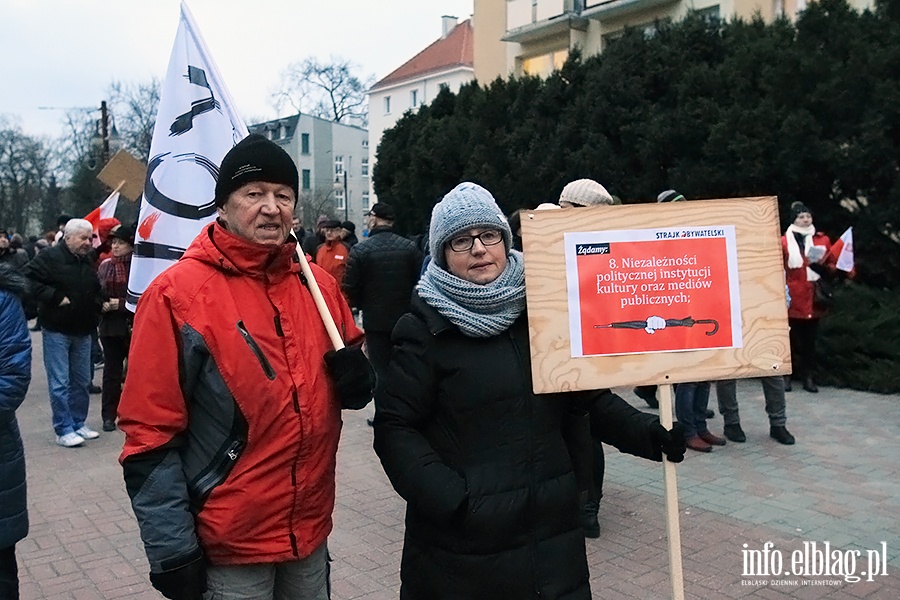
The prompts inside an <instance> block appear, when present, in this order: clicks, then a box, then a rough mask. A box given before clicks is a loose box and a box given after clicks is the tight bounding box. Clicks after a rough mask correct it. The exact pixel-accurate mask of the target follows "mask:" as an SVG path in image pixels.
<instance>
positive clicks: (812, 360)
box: [781, 202, 837, 393]
mask: <svg viewBox="0 0 900 600" xmlns="http://www.w3.org/2000/svg"><path fill="white" fill-rule="evenodd" d="M789 214H790V221H791V223H790V225H788V227H787V230H786V231H785V232H784V236H782V238H781V245H782V250H783V253H784V272H785V278H786V280H787V286H788V292H789V293H790V296H791V305H790V307H788V324H789V325H790V327H791V332H790V338H791V364H792V365H793V367H794V375H793V377H794V379H798V380H800V381H802V382H803V389H804V390H806V391H808V392H810V393H816V392H818V391H819V388H818V386H816V383H815V379H814V376H815V371H816V366H817V365H816V338H817V337H818V328H819V320H820V319H821V318H822V317H824V316H825V314H826V313H827V312H828V306H827V304H826V303H825V302H823V301H822V300H824V298H823V297H822V294H819V295H818V301H817V293H816V291H817V287H819V289H822V288H821V286H822V285H823V284H825V285H827V282H828V281H829V280H830V279H832V277H833V276H834V274H835V273H836V262H837V257H836V256H834V255H833V254H832V253H831V240H829V239H828V236H827V235H825V234H824V233H822V232H820V231H816V227H815V225H813V216H812V212H811V211H810V210H809V208H808V207H807V206H806V205H805V204H803V203H802V202H794V203H792V204H791V207H790V213H789ZM790 389H791V377H790V376H785V390H786V391H790Z"/></svg>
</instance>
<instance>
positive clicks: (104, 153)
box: [100, 100, 109, 169]
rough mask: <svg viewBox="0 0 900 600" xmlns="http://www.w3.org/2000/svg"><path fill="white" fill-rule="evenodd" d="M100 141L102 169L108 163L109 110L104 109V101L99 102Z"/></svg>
mask: <svg viewBox="0 0 900 600" xmlns="http://www.w3.org/2000/svg"><path fill="white" fill-rule="evenodd" d="M100 139H101V142H102V144H103V145H102V146H101V148H102V150H101V156H100V158H101V163H102V165H103V166H101V167H100V168H101V169H102V168H103V167H105V166H106V163H108V162H109V110H108V109H107V108H106V100H103V101H102V102H100Z"/></svg>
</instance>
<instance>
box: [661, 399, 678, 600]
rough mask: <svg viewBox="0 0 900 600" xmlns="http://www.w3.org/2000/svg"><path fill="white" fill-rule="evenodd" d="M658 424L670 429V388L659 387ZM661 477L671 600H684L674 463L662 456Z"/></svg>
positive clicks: (676, 482)
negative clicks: (663, 490) (664, 504)
mask: <svg viewBox="0 0 900 600" xmlns="http://www.w3.org/2000/svg"><path fill="white" fill-rule="evenodd" d="M659 422H660V423H661V424H662V426H663V427H665V428H666V429H672V386H671V385H669V384H666V385H661V386H659ZM662 463H663V475H664V481H665V489H666V533H667V534H668V538H669V579H670V581H671V583H672V599H673V600H684V575H683V573H682V571H681V525H680V523H679V520H678V481H677V480H676V478H675V463H673V462H670V461H668V460H666V457H665V456H663V461H662Z"/></svg>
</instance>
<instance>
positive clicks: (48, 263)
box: [23, 219, 103, 448]
mask: <svg viewBox="0 0 900 600" xmlns="http://www.w3.org/2000/svg"><path fill="white" fill-rule="evenodd" d="M92 233H93V227H92V226H91V224H90V222H88V221H85V220H84V219H72V220H71V221H69V222H68V223H66V227H65V232H64V234H63V237H62V239H60V241H59V243H58V244H56V245H55V246H53V247H52V248H48V249H47V250H45V251H43V252H41V253H40V254H38V255H37V256H35V257H34V258H33V259H31V261H29V262H28V264H26V265H25V267H24V268H23V272H24V274H25V276H26V277H28V279H29V284H28V285H29V294H30V295H31V296H32V297H33V298H34V299H35V300H37V301H38V302H39V303H40V305H39V307H38V323H39V324H40V326H41V331H42V336H41V337H42V340H43V346H44V367H45V368H46V369H47V383H48V385H49V388H50V389H49V391H50V408H51V410H52V412H53V429H54V431H55V432H56V436H57V437H56V443H57V444H59V445H60V446H63V447H66V448H73V447H77V446H81V445H82V444H84V441H85V440H93V439H96V438H98V437H100V434H99V433H97V432H96V431H94V430H93V429H91V428H90V427H88V426H87V424H86V423H85V420H86V419H87V413H88V406H89V404H90V395H89V393H88V386H89V385H90V383H91V333H92V332H93V331H96V329H97V325H98V324H99V322H100V309H101V305H102V304H103V298H102V297H101V295H100V281H99V280H98V279H97V273H96V271H95V270H94V260H93V256H92V254H93V253H92V252H91V234H92Z"/></svg>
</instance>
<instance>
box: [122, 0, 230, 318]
mask: <svg viewBox="0 0 900 600" xmlns="http://www.w3.org/2000/svg"><path fill="white" fill-rule="evenodd" d="M246 136H247V126H246V125H245V124H244V122H243V120H242V119H241V118H240V117H239V116H238V113H237V111H236V110H235V107H234V102H233V101H232V100H231V95H230V94H229V93H228V90H227V88H226V87H225V83H224V81H222V76H221V75H220V74H219V70H218V68H217V67H216V64H215V63H214V62H213V60H212V57H211V56H210V54H209V51H208V50H207V48H206V44H205V43H204V41H203V38H202V37H201V36H200V31H199V30H198V29H197V26H196V25H195V23H194V19H193V17H192V16H191V13H190V10H188V7H187V5H186V4H185V3H184V2H182V3H181V19H180V21H179V24H178V32H177V34H176V36H175V45H174V47H173V48H172V55H171V57H170V58H169V67H168V70H167V71H166V78H165V81H164V82H163V86H162V90H161V92H160V98H159V110H158V112H157V115H156V126H155V128H154V129H153V139H152V140H151V142H150V160H149V163H148V165H147V179H146V183H145V185H144V194H143V197H142V198H141V211H140V216H139V217H138V227H137V232H136V236H135V248H134V256H133V258H132V260H131V275H130V277H129V279H128V294H127V297H126V304H127V306H128V308H129V309H130V310H134V309H135V306H136V305H137V302H138V300H139V299H140V297H141V294H143V293H144V290H146V289H147V286H148V285H150V282H151V281H153V279H154V278H155V277H156V276H157V275H159V274H160V273H162V272H163V271H164V270H165V269H166V268H168V267H169V266H170V265H171V264H172V263H174V262H175V261H176V260H178V259H179V258H181V255H182V254H184V251H185V249H186V248H187V247H188V245H189V244H190V243H191V241H193V239H194V238H195V237H197V234H198V233H200V230H201V229H202V228H203V227H204V226H205V225H206V224H208V223H209V222H210V221H212V220H213V219H214V218H215V216H216V207H215V203H214V196H215V187H216V179H217V178H218V176H219V165H220V164H221V162H222V158H223V157H224V156H225V154H226V153H227V152H228V151H229V150H230V149H231V148H232V147H233V146H234V145H235V144H236V143H237V142H238V141H240V140H241V139H243V138H244V137H246Z"/></svg>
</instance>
